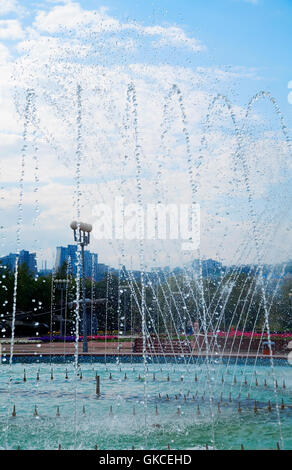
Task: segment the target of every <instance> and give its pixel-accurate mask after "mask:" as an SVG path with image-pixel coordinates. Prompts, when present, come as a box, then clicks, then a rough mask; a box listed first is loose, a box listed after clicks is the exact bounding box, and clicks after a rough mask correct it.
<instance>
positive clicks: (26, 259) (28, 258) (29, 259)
mask: <svg viewBox="0 0 292 470" xmlns="http://www.w3.org/2000/svg"><path fill="white" fill-rule="evenodd" d="M16 256H17V254H16V253H9V255H7V256H4V257H3V258H1V263H2V265H3V266H7V267H8V268H9V269H10V270H11V271H14V270H15V263H16ZM23 264H26V266H27V267H28V270H29V272H30V273H31V274H37V261H36V253H30V252H29V251H26V250H21V251H20V252H19V259H18V265H19V266H21V265H23Z"/></svg>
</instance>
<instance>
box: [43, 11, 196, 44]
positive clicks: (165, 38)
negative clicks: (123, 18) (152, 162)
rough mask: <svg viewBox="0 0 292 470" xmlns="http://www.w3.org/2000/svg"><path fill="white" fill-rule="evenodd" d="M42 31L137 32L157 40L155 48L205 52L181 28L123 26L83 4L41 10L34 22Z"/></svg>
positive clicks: (84, 34) (89, 33) (85, 33)
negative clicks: (84, 8)
mask: <svg viewBox="0 0 292 470" xmlns="http://www.w3.org/2000/svg"><path fill="white" fill-rule="evenodd" d="M34 26H35V27H36V29H37V30H39V31H44V32H48V33H56V32H60V31H64V30H67V31H68V30H70V31H71V32H72V31H74V30H75V31H76V32H77V31H78V34H79V36H80V37H84V36H92V34H99V33H104V34H107V33H121V32H126V31H129V32H134V33H138V34H140V35H142V36H146V37H147V36H149V37H153V38H155V37H156V38H157V40H156V42H155V45H156V46H157V47H158V46H169V45H172V46H177V47H186V48H190V49H192V50H193V51H194V52H198V51H202V50H204V49H205V46H204V45H203V44H202V43H201V42H200V41H199V40H197V39H196V38H192V37H189V36H187V35H186V33H185V32H184V31H183V30H182V29H181V28H179V27H177V26H175V27H174V26H169V27H166V26H142V25H141V24H138V23H134V22H132V23H121V22H120V21H118V20H117V19H115V18H113V17H111V16H109V15H108V14H107V9H106V8H104V7H101V8H100V9H99V10H95V11H88V10H83V9H82V8H81V6H80V4H79V3H75V2H68V3H66V4H65V5H57V6H55V7H54V8H53V9H52V10H50V11H49V12H45V11H40V12H39V13H38V14H37V16H36V20H35V23H34Z"/></svg>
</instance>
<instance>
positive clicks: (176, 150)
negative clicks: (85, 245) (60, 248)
mask: <svg viewBox="0 0 292 470" xmlns="http://www.w3.org/2000/svg"><path fill="white" fill-rule="evenodd" d="M291 31H292V2H291V1H288V0H286V1H284V0H279V1H273V0H220V1H219V0H180V1H174V0H159V1H152V2H151V1H149V2H148V1H147V2H146V1H145V0H144V1H142V0H136V1H133V0H123V1H118V0H105V1H96V0H95V1H93V0H80V1H70V0H63V1H58V0H47V1H35V0H34V1H33V0H26V1H21V0H20V1H17V0H2V2H1V3H0V68H1V70H0V72H1V78H0V87H1V95H2V108H1V112H0V137H1V139H0V152H1V155H2V167H3V169H2V177H3V180H2V188H3V191H4V193H5V194H4V197H3V198H2V199H3V202H2V205H3V208H4V212H5V220H6V225H7V226H6V228H5V230H6V231H7V234H6V235H5V237H4V239H5V240H6V241H5V242H4V243H2V248H1V249H2V251H3V254H5V253H6V251H15V249H16V245H15V236H14V235H15V230H16V220H17V201H18V198H19V196H18V186H17V180H18V176H17V174H19V171H18V173H17V172H15V170H14V171H13V170H12V169H15V168H19V165H20V154H21V147H22V137H21V135H22V132H23V114H22V110H23V108H24V103H25V94H24V92H23V90H24V89H25V87H34V88H35V90H36V93H37V96H38V100H39V101H38V102H37V112H38V115H39V119H40V129H39V132H40V134H39V135H37V137H36V138H37V140H38V142H37V143H38V148H39V156H38V158H39V167H40V175H39V176H40V183H39V192H38V194H39V201H38V203H39V205H40V209H41V216H40V221H41V223H40V225H39V226H38V231H39V234H38V237H37V238H38V242H33V241H32V240H34V239H35V235H34V234H33V233H32V228H31V223H32V221H33V219H34V217H35V207H36V202H35V200H34V198H35V191H34V184H35V183H34V179H35V170H34V167H33V159H31V160H29V158H28V162H27V164H26V165H27V167H26V168H27V169H26V173H25V179H26V181H25V197H24V214H25V219H26V221H25V222H27V223H24V224H23V227H22V235H21V237H22V245H23V248H27V249H31V250H36V251H39V253H40V256H39V257H40V259H46V257H48V256H50V257H51V259H53V258H54V246H56V245H60V244H66V243H69V242H70V241H71V238H70V237H71V233H70V232H68V230H66V229H64V225H63V224H64V220H66V224H67V219H68V222H70V220H71V218H74V211H75V208H74V206H73V204H72V201H74V190H75V189H76V188H74V160H73V157H72V155H74V152H75V147H74V146H75V141H74V138H75V137H74V136H75V134H74V132H73V133H72V129H74V126H75V124H76V115H75V108H74V106H75V105H74V99H75V98H74V90H75V89H76V81H79V82H81V83H83V84H84V89H85V90H86V93H85V95H86V96H85V99H86V105H85V106H86V107H87V112H86V116H84V123H83V129H84V131H83V132H84V136H83V139H84V143H85V151H86V152H85V153H86V158H85V157H84V163H83V166H82V171H83V173H82V175H81V180H82V181H81V183H82V185H83V186H82V188H83V190H84V197H85V192H86V193H87V194H90V195H91V196H90V197H91V198H94V197H95V198H96V200H97V201H100V198H101V197H104V198H105V199H106V200H107V199H110V198H111V197H112V195H113V194H117V193H118V192H119V189H118V188H119V187H120V184H121V181H120V180H121V171H122V170H121V168H120V165H121V161H122V158H123V154H124V152H125V149H124V148H123V145H124V141H123V139H124V138H125V136H123V135H122V134H123V130H122V128H121V122H122V116H123V112H124V111H123V110H124V107H125V98H126V87H127V83H128V82H129V81H133V82H134V83H135V85H136V87H137V102H138V106H139V118H140V121H139V132H140V134H141V141H142V144H143V145H142V147H143V161H142V166H143V173H142V179H143V181H144V183H145V188H144V189H143V191H144V195H143V196H144V197H145V201H147V198H149V200H150V199H151V197H153V195H151V194H150V192H151V191H150V188H151V187H152V186H153V187H154V185H152V183H153V181H154V179H155V177H156V176H155V175H156V171H157V168H156V166H157V165H159V161H160V160H159V159H160V158H161V155H160V153H161V142H160V141H159V132H161V119H162V114H161V112H162V108H163V103H164V99H165V96H166V95H167V93H168V90H169V89H170V87H171V86H172V85H173V83H176V84H177V85H178V87H179V88H180V89H181V90H182V93H183V98H184V106H185V111H186V115H187V117H188V130H189V133H190V136H191V152H192V158H193V160H194V162H195V161H196V158H197V156H198V153H199V151H200V139H201V132H202V126H203V124H202V123H203V122H204V120H205V119H206V115H207V112H208V105H209V104H210V102H211V101H212V98H213V97H214V96H215V95H216V94H217V93H221V94H224V95H226V96H228V98H229V100H230V103H231V106H232V107H233V110H234V115H235V116H236V119H237V121H238V123H239V126H242V125H243V123H244V119H243V117H244V113H245V107H246V105H247V103H248V102H249V99H250V98H251V97H252V96H253V95H254V94H255V93H257V92H259V91H261V90H265V91H268V92H270V93H271V94H272V95H273V96H274V97H275V99H276V101H277V103H278V105H279V108H280V109H281V112H282V114H283V116H284V120H285V122H286V124H287V126H288V134H290V136H291V128H292V113H291V111H292V105H291V104H289V103H288V93H289V89H288V82H289V81H291V80H292V67H291V65H292V59H291V50H292V35H291ZM68 51H69V52H68ZM11 76H12V77H13V80H12V81H11ZM65 90H66V91H65ZM96 99H97V101H96ZM15 105H16V108H15ZM57 105H58V106H59V108H60V109H58V107H57ZM172 106H173V108H171V109H170V111H169V113H170V115H169V116H168V119H169V120H170V122H171V126H172V127H171V132H170V133H169V141H167V145H168V146H169V151H168V160H167V159H164V160H163V164H166V168H165V170H164V174H163V177H164V178H165V181H164V182H162V187H164V189H165V194H167V196H166V198H167V201H168V202H173V199H174V198H177V200H179V201H180V202H184V198H187V197H188V198H189V197H190V194H189V192H188V191H187V190H186V184H185V178H186V176H185V175H187V167H186V154H185V144H184V141H183V139H182V133H181V131H182V127H183V126H182V122H181V120H180V119H179V118H178V116H179V109H178V107H177V105H175V104H174V105H172ZM219 108H220V106H219ZM219 108H218V109H216V110H215V114H214V117H213V118H212V121H211V126H210V130H209V135H208V146H207V149H206V150H205V154H204V159H203V165H202V166H201V168H200V170H199V172H198V174H197V178H198V180H199V182H200V188H201V189H200V191H199V192H198V199H199V202H200V203H201V205H202V208H204V211H205V214H204V218H205V219H206V220H205V222H204V224H203V225H204V227H205V228H202V234H201V235H202V240H203V242H202V246H203V251H204V253H203V255H204V256H207V257H208V256H209V257H216V256H217V254H218V253H217V248H216V240H218V236H219V237H220V236H222V237H223V235H222V233H223V232H222V227H221V225H222V224H223V225H224V227H225V231H227V232H228V233H229V236H230V238H229V239H228V240H229V241H228V243H227V245H226V246H225V248H224V250H223V251H224V254H222V259H226V260H228V262H230V263H231V262H232V257H233V255H234V250H236V247H235V246H234V247H233V249H231V245H232V243H233V241H234V240H239V239H240V241H241V242H243V238H244V237H243V238H242V239H241V237H240V235H241V234H242V233H244V232H245V231H246V230H247V232H246V233H248V230H249V229H248V228H247V227H246V226H245V224H246V221H245V220H243V217H242V216H243V214H244V217H245V218H246V217H248V215H247V214H248V207H247V206H246V201H247V195H246V193H244V190H243V188H242V187H241V183H242V180H243V176H242V174H241V175H240V176H238V175H237V176H235V175H234V173H233V171H234V164H233V161H232V158H233V156H232V155H233V153H234V151H235V143H234V130H233V129H232V127H230V117H228V116H229V114H228V113H227V112H226V108H225V110H223V109H219ZM16 109H17V110H18V115H17V114H16ZM19 118H20V119H19ZM66 126H67V127H66ZM30 131H32V129H31V130H30ZM32 135H33V134H32ZM48 136H51V137H50V138H49V139H48ZM30 138H32V137H31V136H30ZM46 139H47V140H46ZM127 139H128V137H127V136H126V140H125V142H126V145H128V144H129V142H128V140H129V139H128V140H127ZM45 140H46V143H45ZM48 140H50V142H48ZM127 142H128V143H127ZM129 145H130V148H129V149H128V150H127V151H129V152H130V153H131V151H132V150H133V149H132V147H131V145H132V144H129ZM244 149H245V153H246V158H247V164H248V167H249V169H250V173H251V174H250V178H251V187H252V190H253V197H254V204H255V209H256V210H257V211H258V214H257V216H258V217H259V218H260V213H261V212H263V211H264V212H267V211H268V208H269V207H273V214H271V217H270V218H269V217H268V216H267V217H266V223H265V227H264V228H262V229H261V230H262V233H263V234H264V233H266V232H265V230H267V229H268V228H270V229H271V227H272V226H271V225H269V224H274V225H273V227H278V225H279V221H278V222H277V221H276V219H277V207H285V208H286V205H285V206H283V204H284V202H285V204H288V203H287V189H286V190H285V197H284V195H283V194H282V188H284V187H285V188H289V184H288V183H287V181H288V180H289V177H290V173H289V171H290V170H291V159H290V160H289V159H288V155H287V148H286V147H285V142H283V135H282V134H281V133H279V119H278V118H277V116H276V115H275V112H274V111H272V106H271V103H269V102H267V103H259V104H256V105H255V108H254V113H253V114H252V116H251V121H250V122H249V123H248V126H247V128H246V129H245V135H244ZM30 151H31V149H30ZM30 157H32V155H30ZM129 161H130V164H129V166H128V167H127V171H126V175H125V182H126V183H125V185H126V191H125V192H126V193H127V194H134V193H135V190H136V189H135V184H134V182H133V177H134V175H135V171H136V170H135V166H134V164H133V162H132V161H131V158H130V159H129ZM287 161H288V162H290V163H289V164H288V170H289V171H286V169H285V168H286V167H287ZM289 165H290V166H289ZM240 171H241V170H240ZM151 178H152V179H151ZM237 180H240V181H239V184H238V183H237V182H236V181H237ZM150 183H151V184H150ZM163 185H164V186H163ZM172 187H173V191H172V192H171V188H172ZM288 191H289V189H288ZM288 194H289V193H288ZM133 197H134V196H133ZM277 198H278V199H277ZM281 198H282V199H281ZM59 201H62V204H59ZM185 202H187V201H185ZM82 204H83V206H82V211H83V215H84V216H85V217H88V218H89V219H90V212H87V213H86V206H87V205H86V203H85V202H84V201H83V202H82ZM227 206H228V217H229V218H230V220H228V221H227V219H226V213H227V209H226V208H227ZM239 208H240V210H238V209H239ZM285 210H286V209H285ZM240 216H241V218H242V220H241V222H240V223H239V219H240ZM281 216H282V215H281ZM216 217H217V219H218V220H216ZM219 219H220V220H219ZM272 220H273V222H271V221H272ZM229 224H230V225H229ZM289 224H290V225H289ZM45 227H46V228H45ZM62 227H63V228H62ZM66 227H67V225H66ZM210 227H213V228H212V230H213V229H214V231H213V232H212V230H210ZM273 227H272V228H273ZM283 230H284V233H285V234H287V232H289V233H291V221H290V219H289V222H288V228H287V226H285V227H284V228H283ZM210 232H212V237H211V235H210ZM225 236H226V235H224V237H225ZM263 236H264V235H263ZM285 236H286V235H285ZM282 239H283V238H282ZM280 240H281V232H280ZM222 243H223V239H222ZM277 243H278V244H279V243H280V244H281V242H280V241H279V240H278V241H277ZM287 243H288V242H287ZM287 243H286V244H287ZM116 248H117V251H119V247H116ZM286 248H287V252H289V249H288V246H287V247H286ZM93 249H94V250H96V251H103V253H104V258H100V260H101V261H104V262H109V263H112V264H114V263H113V260H114V259H116V258H117V256H116V255H113V254H112V253H111V250H112V248H111V247H109V246H107V247H106V246H102V247H101V246H100V244H98V243H96V244H95V245H94V246H93ZM127 249H128V250H129V254H131V256H132V255H133V252H132V253H130V252H131V249H132V250H133V251H135V249H136V248H135V247H133V248H131V247H128V248H127ZM169 249H170V250H175V248H174V247H170V248H169ZM5 250H6V251H5ZM163 250H164V251H165V249H161V252H163ZM228 250H229V251H230V253H228ZM281 250H282V248H281ZM281 250H280V251H281ZM166 251H167V250H166ZM284 251H285V250H284ZM270 252H271V250H270ZM279 253H280V252H279V251H278V249H274V252H273V254H274V256H273V259H274V260H275V259H278V258H280V259H284V258H285V256H286V254H285V253H284V252H283V250H282V251H281V255H280V254H279ZM179 258H180V254H179V252H178V253H177V254H176V255H174V259H177V260H178V262H179ZM161 262H162V263H163V261H161ZM173 263H174V264H176V261H173Z"/></svg>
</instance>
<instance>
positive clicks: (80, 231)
mask: <svg viewBox="0 0 292 470" xmlns="http://www.w3.org/2000/svg"><path fill="white" fill-rule="evenodd" d="M70 227H71V228H72V230H73V231H74V241H75V242H76V243H77V245H80V247H81V266H82V278H81V280H82V327H83V352H88V343H87V318H86V300H85V270H84V247H85V246H87V245H89V243H90V232H91V231H92V225H90V224H85V223H83V222H76V220H74V221H73V222H71V224H70Z"/></svg>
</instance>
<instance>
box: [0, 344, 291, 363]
mask: <svg viewBox="0 0 292 470" xmlns="http://www.w3.org/2000/svg"><path fill="white" fill-rule="evenodd" d="M82 346H83V345H82V343H81V342H80V343H79V344H78V352H79V354H82ZM1 347H2V354H3V353H7V354H9V353H10V344H7V343H4V344H3V343H1ZM74 352H75V344H74V343H51V344H50V343H41V344H40V346H38V343H29V344H15V345H14V354H15V355H36V354H43V355H51V354H52V355H63V354H68V355H72V354H74ZM88 354H94V355H105V354H120V355H130V354H133V355H135V356H141V355H142V354H141V353H133V352H132V342H131V341H125V342H120V343H118V342H109V343H104V342H98V341H88ZM157 355H159V356H163V355H165V356H173V353H165V354H162V353H160V354H157ZM188 355H189V354H185V356H188ZM193 355H195V356H205V355H206V353H205V352H204V351H196V350H194V351H193ZM178 356H180V354H178ZM220 356H225V357H226V356H230V357H236V356H239V357H264V358H268V357H269V356H267V355H263V354H257V352H256V351H250V352H249V353H247V352H240V354H238V353H237V352H231V353H230V351H225V352H224V353H223V354H220ZM220 356H219V355H218V357H220ZM273 357H274V358H278V359H287V354H275V355H274V356H273Z"/></svg>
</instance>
